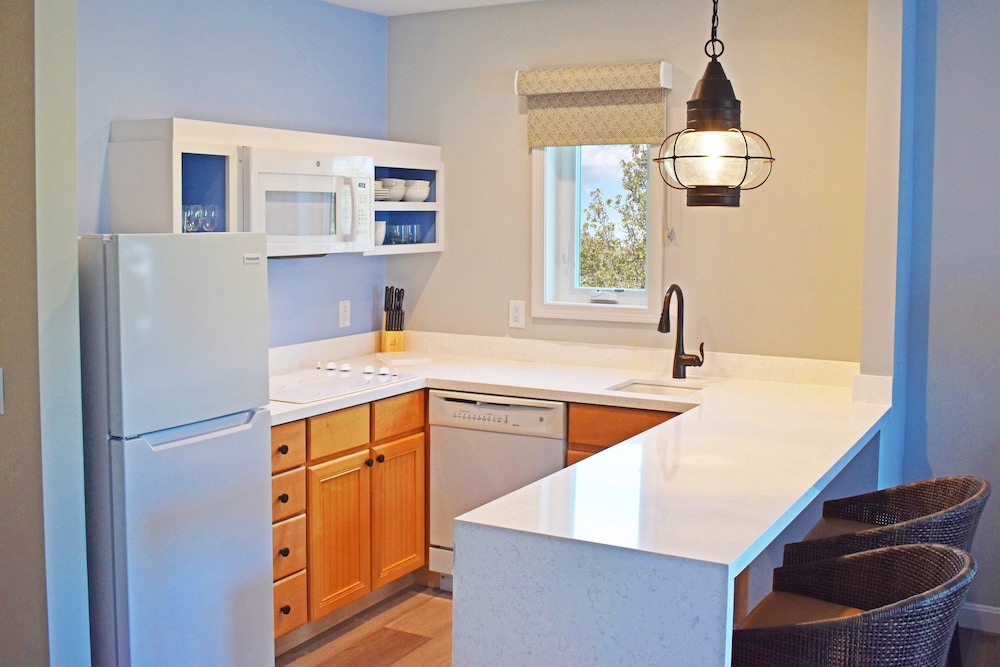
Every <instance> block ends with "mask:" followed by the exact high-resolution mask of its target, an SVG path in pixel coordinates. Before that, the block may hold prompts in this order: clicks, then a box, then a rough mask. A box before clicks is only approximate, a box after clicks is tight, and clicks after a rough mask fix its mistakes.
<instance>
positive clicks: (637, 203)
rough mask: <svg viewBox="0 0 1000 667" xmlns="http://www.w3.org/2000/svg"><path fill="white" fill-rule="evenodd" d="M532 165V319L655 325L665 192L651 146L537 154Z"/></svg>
mask: <svg viewBox="0 0 1000 667" xmlns="http://www.w3.org/2000/svg"><path fill="white" fill-rule="evenodd" d="M532 160H533V162H532V171H533V212H532V218H533V221H532V224H533V237H532V255H533V267H532V301H531V314H532V316H534V317H553V318H567V319H582V320H605V321H616V322H655V321H657V318H658V317H659V311H660V303H659V301H660V297H661V287H662V284H663V281H662V245H663V244H662V231H661V230H662V229H663V211H664V201H665V200H664V196H665V192H664V190H665V188H664V186H663V184H662V182H661V179H660V178H659V177H658V175H657V174H656V171H655V170H651V164H652V163H651V161H650V146H649V145H646V144H613V145H587V146H555V147H545V148H534V149H532ZM650 174H652V175H653V176H655V178H650Z"/></svg>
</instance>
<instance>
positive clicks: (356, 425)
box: [306, 403, 371, 461]
mask: <svg viewBox="0 0 1000 667" xmlns="http://www.w3.org/2000/svg"><path fill="white" fill-rule="evenodd" d="M369 412H370V410H369V408H368V404H367V403H365V404H364V405H356V406H354V407H353V408H344V409H343V410H337V411H336V412H328V413H327V414H325V415H319V416H318V417H310V418H309V420H308V422H307V424H306V434H307V438H306V440H307V442H308V450H309V460H310V461H315V460H317V459H321V458H323V457H325V456H330V455H331V454H337V453H338V452H343V451H347V450H348V449H353V448H355V447H360V446H362V445H367V444H368V437H369V436H370V435H371V430H370V425H371V420H370V417H369Z"/></svg>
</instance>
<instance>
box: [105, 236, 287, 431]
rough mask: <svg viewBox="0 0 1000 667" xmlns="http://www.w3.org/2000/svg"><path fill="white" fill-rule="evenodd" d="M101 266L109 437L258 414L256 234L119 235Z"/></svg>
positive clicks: (260, 341)
mask: <svg viewBox="0 0 1000 667" xmlns="http://www.w3.org/2000/svg"><path fill="white" fill-rule="evenodd" d="M104 263H105V279H106V289H107V319H108V327H107V337H108V341H107V344H108V366H109V369H108V371H109V372H108V375H109V387H108V390H109V411H110V415H109V417H110V433H111V435H112V436H115V437H130V436H135V435H140V434H144V433H151V432H154V431H159V430H162V429H166V428H170V427H173V426H179V425H182V424H190V423H194V422H198V421H202V420H205V419H211V418H214V417H218V416H221V415H227V414H233V413H236V412H241V411H244V410H248V409H250V408H253V407H257V406H262V405H267V402H268V385H267V259H266V239H265V236H264V235H263V234H235V233H234V234H119V235H114V236H110V237H108V238H107V239H106V241H105V244H104Z"/></svg>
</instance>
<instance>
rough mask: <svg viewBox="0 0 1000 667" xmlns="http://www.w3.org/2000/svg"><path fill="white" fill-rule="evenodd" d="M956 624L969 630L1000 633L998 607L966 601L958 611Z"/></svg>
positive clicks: (999, 609)
mask: <svg viewBox="0 0 1000 667" xmlns="http://www.w3.org/2000/svg"><path fill="white" fill-rule="evenodd" d="M958 624H959V625H960V626H961V627H963V628H968V629H970V630H978V631H979V632H988V633H990V634H991V635H1000V607H988V606H986V605H984V604H972V603H971V602H966V603H965V604H964V605H962V608H961V609H960V610H959V612H958Z"/></svg>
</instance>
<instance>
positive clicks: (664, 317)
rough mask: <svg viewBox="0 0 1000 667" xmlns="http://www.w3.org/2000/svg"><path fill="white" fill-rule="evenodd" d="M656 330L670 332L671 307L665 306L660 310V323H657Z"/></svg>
mask: <svg viewBox="0 0 1000 667" xmlns="http://www.w3.org/2000/svg"><path fill="white" fill-rule="evenodd" d="M656 330H657V331H659V332H660V333H670V309H669V308H664V309H663V310H662V311H661V312H660V323H659V324H658V325H656Z"/></svg>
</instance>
